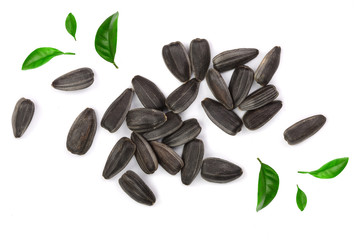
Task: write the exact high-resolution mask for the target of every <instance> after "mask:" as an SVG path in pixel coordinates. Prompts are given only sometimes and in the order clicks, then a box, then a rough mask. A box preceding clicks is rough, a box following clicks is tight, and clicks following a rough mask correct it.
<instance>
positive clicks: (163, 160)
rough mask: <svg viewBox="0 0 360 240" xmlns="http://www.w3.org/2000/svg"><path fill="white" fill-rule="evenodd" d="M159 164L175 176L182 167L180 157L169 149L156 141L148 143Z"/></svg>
mask: <svg viewBox="0 0 360 240" xmlns="http://www.w3.org/2000/svg"><path fill="white" fill-rule="evenodd" d="M150 144H151V146H152V148H153V150H154V152H155V153H156V156H157V158H158V160H159V164H160V165H161V166H162V167H163V168H164V169H165V170H166V171H167V172H168V173H170V174H172V175H175V174H176V173H178V172H179V171H180V170H181V168H182V167H183V166H184V162H183V160H182V159H181V157H180V156H179V155H178V154H177V153H176V152H175V151H174V150H173V149H172V148H170V147H168V146H167V145H165V144H163V143H159V142H156V141H152V142H150Z"/></svg>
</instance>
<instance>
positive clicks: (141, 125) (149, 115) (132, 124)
mask: <svg viewBox="0 0 360 240" xmlns="http://www.w3.org/2000/svg"><path fill="white" fill-rule="evenodd" d="M166 120H167V118H166V115H165V113H163V112H161V111H159V110H155V109H150V108H135V109H132V110H130V111H129V112H128V114H127V115H126V123H127V126H128V128H129V129H130V130H132V131H134V132H148V131H151V130H154V129H156V128H158V127H160V126H161V125H163V124H164V123H165V122H166Z"/></svg>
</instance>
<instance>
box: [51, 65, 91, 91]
mask: <svg viewBox="0 0 360 240" xmlns="http://www.w3.org/2000/svg"><path fill="white" fill-rule="evenodd" d="M93 82H94V72H93V71H92V70H91V69H90V68H87V67H85V68H79V69H76V70H74V71H71V72H68V73H66V74H64V75H62V76H60V77H58V78H57V79H55V80H54V81H53V82H52V84H51V85H52V86H53V87H54V88H55V89H58V90H63V91H75V90H81V89H84V88H87V87H89V86H91V84H93Z"/></svg>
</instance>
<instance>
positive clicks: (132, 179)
mask: <svg viewBox="0 0 360 240" xmlns="http://www.w3.org/2000/svg"><path fill="white" fill-rule="evenodd" d="M119 184H120V187H121V188H122V189H123V190H124V192H125V193H126V194H127V195H129V197H131V198H132V199H134V200H135V201H136V202H138V203H142V204H145V205H148V206H151V205H153V204H154V203H155V202H156V198H155V195H154V193H153V192H152V191H151V189H150V188H149V187H148V185H146V183H145V182H144V181H143V180H142V179H141V178H140V177H139V175H137V174H136V173H135V172H133V171H131V170H129V171H127V172H126V173H124V174H123V175H122V176H121V178H120V179H119Z"/></svg>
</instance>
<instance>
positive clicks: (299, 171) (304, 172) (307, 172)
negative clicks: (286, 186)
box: [298, 171, 309, 173]
mask: <svg viewBox="0 0 360 240" xmlns="http://www.w3.org/2000/svg"><path fill="white" fill-rule="evenodd" d="M298 173H309V172H304V171H298Z"/></svg>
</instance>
